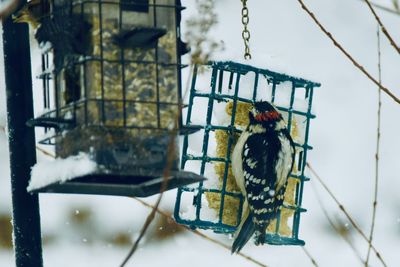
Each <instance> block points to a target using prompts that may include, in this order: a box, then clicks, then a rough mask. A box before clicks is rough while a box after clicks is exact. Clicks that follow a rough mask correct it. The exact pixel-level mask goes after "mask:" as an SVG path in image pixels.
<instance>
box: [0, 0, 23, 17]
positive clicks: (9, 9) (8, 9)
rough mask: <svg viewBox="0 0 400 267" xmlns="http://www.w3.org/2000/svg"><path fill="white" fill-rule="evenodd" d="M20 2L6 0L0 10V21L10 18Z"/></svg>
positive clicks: (18, 0)
mask: <svg viewBox="0 0 400 267" xmlns="http://www.w3.org/2000/svg"><path fill="white" fill-rule="evenodd" d="M20 1H21V0H8V3H7V4H3V5H4V6H3V7H1V8H0V20H5V19H7V18H8V16H10V15H11V14H12V13H13V12H14V11H15V10H16V9H17V7H18V5H19V3H20Z"/></svg>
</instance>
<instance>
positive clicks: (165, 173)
mask: <svg viewBox="0 0 400 267" xmlns="http://www.w3.org/2000/svg"><path fill="white" fill-rule="evenodd" d="M176 126H177V125H176ZM176 129H177V127H175V130H174V131H172V133H171V136H170V141H169V143H168V149H167V151H168V156H167V164H166V166H165V168H164V170H163V181H162V184H161V188H160V194H159V195H158V198H157V201H156V203H155V204H154V208H153V209H152V211H151V212H150V214H149V215H148V216H147V218H146V221H145V223H144V225H143V227H142V230H141V231H140V234H139V237H138V238H137V239H136V241H135V243H134V244H133V246H132V248H131V250H130V251H129V253H128V255H127V256H126V258H125V259H124V261H123V262H122V264H121V267H123V266H125V265H126V263H127V262H128V261H129V260H130V258H131V257H132V256H133V254H134V253H135V252H136V250H137V248H138V247H139V243H140V241H141V240H142V238H143V236H144V235H145V234H146V231H147V229H148V228H149V226H150V224H151V223H152V221H153V220H154V217H155V214H156V212H157V208H158V206H159V205H160V203H161V200H162V197H163V194H164V192H165V190H166V189H167V186H168V177H169V175H170V170H171V168H172V164H173V162H174V157H173V155H175V138H174V137H175V135H176V132H177V130H176Z"/></svg>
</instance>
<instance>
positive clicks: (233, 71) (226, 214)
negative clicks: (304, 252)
mask: <svg viewBox="0 0 400 267" xmlns="http://www.w3.org/2000/svg"><path fill="white" fill-rule="evenodd" d="M319 86H320V84H318V83H314V82H311V81H307V80H304V79H299V78H295V77H291V76H288V75H285V74H280V73H276V72H272V71H269V70H267V69H259V68H255V67H252V66H248V65H243V64H238V63H234V62H213V63H210V64H209V65H206V66H195V68H194V71H193V78H192V83H191V89H190V96H189V106H188V110H187V114H186V124H187V125H190V126H192V127H193V126H196V127H201V128H202V130H201V131H199V132H197V133H195V134H193V135H191V136H188V135H186V136H185V137H184V140H183V152H182V160H181V168H182V169H184V168H185V169H190V170H192V171H194V172H196V173H198V174H200V175H204V176H205V177H207V178H208V180H207V181H206V182H200V183H199V184H194V185H190V186H185V187H182V188H180V189H178V195H177V201H176V206H175V214H174V215H175V219H176V221H177V222H178V223H181V224H185V225H188V226H190V227H192V228H201V229H211V230H213V231H215V232H219V233H231V232H234V231H235V229H236V227H237V226H238V225H239V224H240V220H241V214H242V205H243V197H242V195H241V193H240V190H239V189H238V187H237V186H236V182H235V179H234V177H233V175H232V170H231V167H230V158H231V153H232V151H233V148H234V146H235V143H236V141H237V139H238V137H239V136H240V132H241V131H242V130H244V129H245V127H246V126H247V124H248V112H249V108H250V107H251V105H252V103H253V102H254V101H256V100H260V99H262V100H267V101H270V102H271V103H274V104H275V105H276V106H277V108H278V109H279V110H280V112H281V113H282V115H283V117H284V118H285V120H286V122H287V123H288V128H289V132H290V133H291V136H292V138H293V139H294V141H295V144H296V157H295V166H294V168H293V171H292V173H291V175H290V178H289V180H288V187H287V190H286V194H285V200H284V207H283V208H282V210H281V211H280V212H279V213H278V215H277V218H276V219H275V220H274V221H273V222H272V223H271V224H270V225H269V227H268V229H267V235H266V243H269V244H274V245H304V241H303V240H301V239H299V237H298V234H299V225H300V214H301V213H302V212H305V211H306V210H305V209H304V208H302V207H301V203H302V198H303V186H304V182H305V181H307V180H309V178H307V177H306V176H305V174H304V169H305V166H306V162H307V152H308V150H310V149H312V147H311V146H309V144H308V136H309V130H310V120H311V119H313V118H315V116H314V115H313V114H312V109H311V107H312V98H313V91H314V88H315V87H319Z"/></svg>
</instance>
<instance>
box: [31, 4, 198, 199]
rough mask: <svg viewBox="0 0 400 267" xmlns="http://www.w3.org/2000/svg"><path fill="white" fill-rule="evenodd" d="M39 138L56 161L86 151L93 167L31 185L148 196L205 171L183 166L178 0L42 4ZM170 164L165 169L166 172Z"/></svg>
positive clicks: (182, 48)
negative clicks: (165, 183)
mask: <svg viewBox="0 0 400 267" xmlns="http://www.w3.org/2000/svg"><path fill="white" fill-rule="evenodd" d="M42 6H43V7H42V8H43V10H49V13H48V15H46V16H43V17H42V18H41V19H40V26H39V28H38V29H37V31H36V33H35V37H36V39H37V40H38V42H39V44H40V46H41V48H42V73H41V74H40V76H39V78H41V79H42V81H43V96H44V101H43V102H44V108H45V110H47V112H46V113H44V114H43V115H41V116H39V117H37V118H35V119H32V120H30V121H29V122H28V124H29V125H31V126H40V127H44V128H45V131H48V130H49V129H50V128H53V129H54V131H48V132H50V133H51V132H54V134H53V135H52V136H50V137H47V138H45V139H43V140H41V141H40V143H41V144H51V145H55V153H56V157H57V158H67V157H70V156H72V155H77V154H78V153H80V152H84V153H87V154H88V155H89V157H90V159H91V160H93V161H94V162H95V163H96V165H97V168H96V170H95V171H94V172H93V173H90V174H86V175H83V176H81V177H75V178H74V179H72V180H69V181H65V182H62V183H60V182H56V183H52V184H50V185H47V186H45V187H42V188H39V189H36V190H34V191H37V192H60V193H89V194H110V195H127V196H148V195H152V194H156V193H158V192H159V190H160V185H161V181H162V179H163V176H164V175H167V176H168V179H169V182H168V189H171V188H175V187H178V186H181V185H186V184H189V183H192V182H199V181H201V180H203V179H204V178H203V177H201V176H199V175H197V174H194V173H190V172H185V171H180V169H179V153H178V152H179V149H177V146H178V142H177V140H178V134H179V133H182V132H185V133H186V134H189V133H191V132H192V131H191V130H190V129H188V128H185V127H182V123H181V102H182V101H181V99H180V98H181V81H180V80H181V77H180V75H181V68H182V65H181V62H180V56H181V54H182V53H184V52H186V51H185V46H184V44H183V43H182V42H181V41H180V28H179V24H180V12H181V10H182V9H183V8H182V7H181V5H180V0H108V1H103V0H95V1H93V0H79V1H78V0H53V1H45V0H43V1H42ZM166 169H168V171H165V170H166Z"/></svg>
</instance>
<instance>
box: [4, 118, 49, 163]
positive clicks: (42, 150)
mask: <svg viewBox="0 0 400 267" xmlns="http://www.w3.org/2000/svg"><path fill="white" fill-rule="evenodd" d="M0 131H1V132H4V133H5V132H6V127H5V126H3V125H0ZM36 150H38V151H40V152H42V153H43V154H44V155H46V156H49V157H51V158H55V157H56V156H55V155H54V154H52V153H50V152H49V151H47V150H45V149H43V148H41V147H39V146H36Z"/></svg>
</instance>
